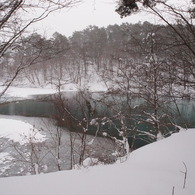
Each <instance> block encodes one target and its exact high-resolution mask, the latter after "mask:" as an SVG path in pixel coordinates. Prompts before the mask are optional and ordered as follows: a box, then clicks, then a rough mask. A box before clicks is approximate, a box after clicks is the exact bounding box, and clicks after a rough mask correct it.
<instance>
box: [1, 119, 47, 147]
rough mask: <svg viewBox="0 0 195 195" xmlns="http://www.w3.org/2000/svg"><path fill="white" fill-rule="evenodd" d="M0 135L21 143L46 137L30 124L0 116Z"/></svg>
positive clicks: (41, 139) (33, 141)
mask: <svg viewBox="0 0 195 195" xmlns="http://www.w3.org/2000/svg"><path fill="white" fill-rule="evenodd" d="M0 137H1V138H7V139H9V140H12V141H14V142H19V143H20V144H21V145H23V144H26V143H29V142H31V143H35V142H43V141H44V140H45V139H46V138H45V135H44V134H41V133H40V132H39V131H38V130H37V129H35V128H34V127H33V126H32V125H30V124H28V123H25V122H23V121H19V120H13V119H3V118H0Z"/></svg>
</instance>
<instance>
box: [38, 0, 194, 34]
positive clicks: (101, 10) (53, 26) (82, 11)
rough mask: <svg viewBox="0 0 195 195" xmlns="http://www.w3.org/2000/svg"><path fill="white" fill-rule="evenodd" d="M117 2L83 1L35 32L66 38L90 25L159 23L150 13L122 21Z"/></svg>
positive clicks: (177, 1) (184, 2)
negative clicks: (64, 36)
mask: <svg viewBox="0 0 195 195" xmlns="http://www.w3.org/2000/svg"><path fill="white" fill-rule="evenodd" d="M189 1H190V0H182V1H181V0H170V1H169V2H171V3H174V4H175V5H178V4H180V3H181V2H183V5H186V3H187V2H189ZM116 6H117V3H116V0H82V3H81V4H79V5H77V6H74V7H72V8H71V9H63V10H61V11H59V12H55V13H53V14H51V15H49V16H48V17H47V18H46V19H44V20H43V21H40V22H39V23H38V24H36V27H35V30H37V29H39V31H38V33H44V35H45V36H49V37H50V36H51V35H52V34H53V33H54V32H59V33H61V34H63V35H66V36H71V35H72V33H73V32H74V31H78V30H83V29H85V28H86V27H88V26H89V25H96V26H99V27H102V26H104V27H106V26H108V25H109V24H111V25H113V24H122V23H125V22H128V23H137V22H139V21H141V22H143V21H149V22H151V23H154V24H157V23H159V19H158V18H155V17H154V15H150V14H148V13H144V12H141V13H136V14H133V15H131V16H129V17H126V18H123V19H121V18H120V16H119V14H117V13H116V12H115V9H116Z"/></svg>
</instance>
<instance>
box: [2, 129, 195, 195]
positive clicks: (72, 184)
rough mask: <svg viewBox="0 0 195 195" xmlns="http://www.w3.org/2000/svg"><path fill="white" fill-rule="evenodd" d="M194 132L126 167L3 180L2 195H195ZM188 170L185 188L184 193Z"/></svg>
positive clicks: (138, 155)
mask: <svg viewBox="0 0 195 195" xmlns="http://www.w3.org/2000/svg"><path fill="white" fill-rule="evenodd" d="M194 140H195V129H190V130H187V131H181V132H179V133H175V134H173V135H172V136H170V137H168V138H166V139H163V140H160V141H158V142H155V143H152V144H149V145H147V146H144V147H142V148H140V149H138V150H136V151H134V152H132V153H130V155H129V158H128V160H127V161H126V162H124V163H116V164H113V165H106V166H105V165H98V166H94V167H90V168H88V169H86V168H85V169H81V170H71V171H61V172H56V173H49V174H42V175H36V176H23V177H10V178H1V179H0V194H2V195H27V194H28V195H53V194H57V195H119V194H121V195H171V194H172V190H173V187H174V195H193V194H194V192H195V155H194V148H195V142H194ZM183 162H184V163H185V164H186V166H187V181H186V188H185V189H183V182H184V173H183V172H185V168H184V165H183Z"/></svg>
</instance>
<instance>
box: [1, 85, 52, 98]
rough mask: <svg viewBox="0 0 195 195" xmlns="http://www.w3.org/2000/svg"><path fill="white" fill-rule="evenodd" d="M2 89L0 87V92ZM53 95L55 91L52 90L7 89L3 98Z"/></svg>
mask: <svg viewBox="0 0 195 195" xmlns="http://www.w3.org/2000/svg"><path fill="white" fill-rule="evenodd" d="M3 89H4V88H3V87H0V92H1V91H2V90H3ZM54 93H56V90H54V89H42V88H20V87H9V89H8V90H7V91H6V94H5V96H6V97H20V98H27V97H28V96H31V95H44V94H54Z"/></svg>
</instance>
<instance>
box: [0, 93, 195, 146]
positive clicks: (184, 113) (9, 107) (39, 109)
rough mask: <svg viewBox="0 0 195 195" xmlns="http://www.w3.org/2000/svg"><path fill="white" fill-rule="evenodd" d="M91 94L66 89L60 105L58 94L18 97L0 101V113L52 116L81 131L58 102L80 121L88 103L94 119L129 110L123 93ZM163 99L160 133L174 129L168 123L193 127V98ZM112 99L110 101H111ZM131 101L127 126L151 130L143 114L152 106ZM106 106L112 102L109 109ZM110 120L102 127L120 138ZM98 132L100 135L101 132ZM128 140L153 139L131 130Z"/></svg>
mask: <svg viewBox="0 0 195 195" xmlns="http://www.w3.org/2000/svg"><path fill="white" fill-rule="evenodd" d="M92 95H93V100H94V101H91V99H90V100H89V99H87V97H83V96H80V95H78V93H77V92H66V93H65V94H63V102H64V105H61V102H60V100H59V97H57V98H56V97H55V95H52V96H48V95H39V96H34V97H32V99H28V100H18V101H12V102H7V103H2V104H0V114H3V115H20V116H29V117H48V118H53V119H56V120H57V121H58V125H59V126H65V127H68V129H69V130H70V131H81V129H79V127H78V123H77V122H76V121H75V120H72V119H71V117H68V116H67V115H66V116H62V113H63V110H61V108H62V106H65V107H67V108H68V111H69V112H70V113H71V114H72V115H73V116H74V117H75V118H76V119H78V120H80V121H82V120H83V118H85V117H86V115H85V114H86V113H88V114H89V115H90V113H89V106H90V109H91V111H92V110H93V115H91V116H89V119H90V118H91V119H92V118H97V119H98V118H102V117H105V116H106V117H111V116H112V115H113V114H115V113H114V112H113V110H114V109H118V110H121V111H123V112H124V113H128V112H129V108H128V107H127V105H126V101H125V98H124V97H120V96H118V95H115V96H110V97H109V96H106V98H105V99H104V97H103V95H104V94H103V93H94V94H92ZM100 100H101V101H100ZM102 100H103V101H102ZM103 102H106V104H104V103H103ZM163 102H166V103H164V105H161V106H162V108H163V109H164V110H166V112H167V113H169V116H166V115H164V111H163V110H161V111H160V112H161V114H162V118H161V119H160V120H161V121H160V122H161V124H166V125H162V127H161V130H162V132H164V134H166V135H167V136H168V135H170V134H171V133H172V132H174V131H176V130H177V128H176V127H175V126H174V125H172V124H171V123H174V124H176V125H178V126H182V127H184V128H194V127H195V101H193V100H178V101H177V104H176V102H169V101H163ZM167 102H168V103H167ZM112 103H114V104H113V105H111V104H112ZM131 105H132V109H131V113H130V115H131V119H130V120H129V121H128V127H129V128H130V129H138V130H140V131H147V132H151V131H152V130H154V126H152V125H151V124H150V123H148V122H147V117H148V116H146V115H144V114H143V113H144V112H147V113H151V114H152V112H153V110H152V108H151V107H150V105H148V104H146V103H145V102H144V101H143V100H141V99H139V98H134V99H132V101H131ZM110 106H112V109H111V107H110ZM113 107H114V109H113ZM91 111H90V112H91ZM84 113H85V114H84ZM128 114H129V113H128ZM170 118H171V123H170ZM140 121H142V122H140ZM113 122H114V124H115V126H112V125H111V126H108V125H107V126H106V125H105V126H104V127H102V131H104V132H108V133H109V134H111V135H112V136H115V137H118V138H120V137H119V136H118V132H117V131H116V126H117V128H121V126H120V122H119V121H117V120H114V119H113ZM70 124H71V125H70ZM96 129H97V127H95V126H90V127H89V130H88V132H87V133H88V134H95V133H96ZM132 132H133V131H132ZM99 135H100V136H101V134H99ZM129 142H130V145H131V144H132V143H134V147H135V148H139V147H141V146H143V145H146V144H148V143H151V142H153V140H152V139H150V138H148V137H146V136H134V135H133V134H131V135H130V136H129Z"/></svg>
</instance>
